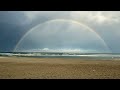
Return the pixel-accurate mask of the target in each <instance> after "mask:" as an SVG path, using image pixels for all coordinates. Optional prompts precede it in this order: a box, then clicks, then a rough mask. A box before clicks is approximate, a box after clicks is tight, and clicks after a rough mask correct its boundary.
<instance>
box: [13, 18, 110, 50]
mask: <svg viewBox="0 0 120 90" xmlns="http://www.w3.org/2000/svg"><path fill="white" fill-rule="evenodd" d="M56 21H62V22H71V23H74V24H77V25H80V26H83V27H84V28H86V29H87V30H89V31H91V32H93V33H94V34H95V35H96V36H97V37H98V38H99V39H100V40H101V41H102V42H103V44H104V46H105V47H106V48H107V49H108V50H109V51H110V49H109V48H108V46H107V44H106V43H105V41H104V40H103V39H102V38H101V36H100V35H99V34H98V33H97V32H95V30H93V29H92V28H90V27H89V26H87V25H85V24H83V23H81V22H79V21H75V20H70V19H53V20H49V21H46V22H44V23H41V24H38V25H37V26H35V27H33V28H32V29H30V30H29V31H28V32H27V33H26V34H25V35H24V36H23V37H22V38H21V39H20V40H19V41H18V43H17V44H16V46H15V48H14V50H13V52H15V51H16V50H17V48H18V46H19V44H20V43H21V42H22V41H23V40H24V38H25V37H26V36H27V35H28V34H29V33H31V32H32V31H33V30H35V29H36V28H38V27H39V26H40V25H44V24H49V23H51V22H56Z"/></svg>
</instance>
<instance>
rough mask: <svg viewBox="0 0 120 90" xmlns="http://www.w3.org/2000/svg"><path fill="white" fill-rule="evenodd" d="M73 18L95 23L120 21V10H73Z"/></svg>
mask: <svg viewBox="0 0 120 90" xmlns="http://www.w3.org/2000/svg"><path fill="white" fill-rule="evenodd" d="M71 18H72V19H75V20H77V21H83V22H85V23H91V24H95V25H103V24H113V23H119V22H120V12H117V11H113V12H110V11H72V12H71Z"/></svg>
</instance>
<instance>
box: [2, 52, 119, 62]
mask: <svg viewBox="0 0 120 90" xmlns="http://www.w3.org/2000/svg"><path fill="white" fill-rule="evenodd" d="M0 56H1V57H31V58H80V59H92V60H93V59H95V60H97V59H99V60H120V53H68V52H67V53H61V52H60V53H59V52H57V53H56V52H1V53H0Z"/></svg>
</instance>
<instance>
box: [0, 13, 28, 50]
mask: <svg viewBox="0 0 120 90" xmlns="http://www.w3.org/2000/svg"><path fill="white" fill-rule="evenodd" d="M26 19H27V18H26V16H25V15H24V13H21V12H14V11H13V12H11V11H9V12H8V11H1V12H0V51H12V49H13V48H14V46H15V45H16V43H17V41H18V40H19V39H20V37H21V36H22V34H24V32H26V30H27V28H28V25H29V23H28V22H27V20H26Z"/></svg>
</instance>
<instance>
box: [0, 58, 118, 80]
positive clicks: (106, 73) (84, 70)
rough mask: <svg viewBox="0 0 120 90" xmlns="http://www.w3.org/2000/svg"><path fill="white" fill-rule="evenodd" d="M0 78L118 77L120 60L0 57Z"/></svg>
mask: <svg viewBox="0 0 120 90" xmlns="http://www.w3.org/2000/svg"><path fill="white" fill-rule="evenodd" d="M0 79H120V60H82V59H80V58H26V57H0Z"/></svg>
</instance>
